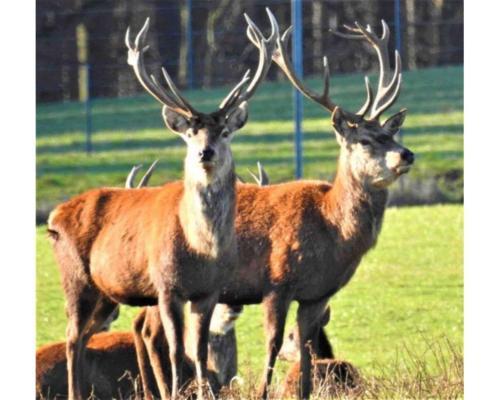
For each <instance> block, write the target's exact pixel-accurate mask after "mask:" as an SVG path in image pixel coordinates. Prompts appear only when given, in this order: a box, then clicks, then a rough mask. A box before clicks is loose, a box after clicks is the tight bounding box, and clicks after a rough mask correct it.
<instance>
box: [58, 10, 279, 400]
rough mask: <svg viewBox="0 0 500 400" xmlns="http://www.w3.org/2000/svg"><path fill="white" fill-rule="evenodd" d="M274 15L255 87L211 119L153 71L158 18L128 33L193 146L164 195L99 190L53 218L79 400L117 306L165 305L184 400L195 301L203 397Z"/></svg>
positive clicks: (139, 67) (146, 81)
mask: <svg viewBox="0 0 500 400" xmlns="http://www.w3.org/2000/svg"><path fill="white" fill-rule="evenodd" d="M268 15H269V19H270V21H271V26H272V33H271V36H270V37H269V38H268V39H265V38H264V36H262V34H261V33H260V31H259V32H253V36H259V35H260V36H259V37H260V39H259V46H258V47H259V53H260V57H259V64H258V67H257V70H256V72H255V74H254V76H253V78H252V80H251V81H250V77H249V72H248V71H247V73H246V74H245V76H244V77H243V79H242V80H241V81H240V82H239V83H238V84H237V85H236V86H235V87H234V89H233V90H231V92H230V93H229V95H228V96H227V97H226V98H225V99H224V100H223V101H222V103H221V105H220V106H219V109H218V110H217V111H215V112H212V113H210V114H205V113H202V112H199V111H197V110H195V109H194V108H193V107H192V106H191V105H190V104H189V102H188V101H187V100H186V99H185V98H184V97H183V96H182V95H181V93H180V92H179V90H178V89H177V88H176V86H175V84H174V83H173V81H172V79H171V78H170V76H169V75H168V73H167V71H166V70H165V69H162V72H163V76H164V78H165V81H166V82H167V85H168V89H166V88H165V87H163V86H161V85H160V84H159V83H158V82H157V80H156V79H155V78H154V77H153V76H151V77H150V76H149V75H148V73H147V72H146V69H145V65H144V53H145V51H146V50H147V48H148V46H147V45H146V34H147V31H148V28H149V20H147V21H146V23H145V24H144V26H143V28H142V29H141V31H140V32H139V34H138V35H137V38H136V39H135V43H134V44H132V43H131V41H130V37H129V36H130V35H129V31H127V35H126V40H125V41H126V44H127V47H128V49H129V53H128V62H129V64H130V65H131V66H132V67H133V69H134V72H135V74H136V76H137V78H138V80H139V81H140V83H141V84H142V86H143V87H144V88H145V89H146V90H147V91H148V92H149V93H150V94H151V95H152V96H153V97H154V98H155V99H156V100H158V101H159V102H161V103H162V104H163V110H162V115H163V118H164V120H165V123H166V125H167V126H168V127H169V128H170V129H171V130H172V131H173V132H175V133H177V134H178V135H179V136H180V137H181V138H182V139H183V140H184V141H185V142H186V144H187V155H186V158H185V162H184V181H180V182H173V183H168V184H166V185H164V186H162V187H158V188H141V189H133V190H130V189H119V188H100V189H94V190H91V191H89V192H86V193H84V194H82V195H79V196H76V197H74V198H72V199H70V200H69V201H67V202H65V203H63V204H61V205H59V206H58V207H56V209H55V210H54V211H53V212H52V213H51V215H50V216H49V221H48V230H49V233H50V235H51V237H52V238H53V247H54V251H55V255H56V259H57V261H58V264H59V268H60V272H61V278H62V284H63V289H64V293H65V296H66V310H67V315H68V325H67V330H66V336H67V363H68V364H67V365H68V386H69V388H68V391H69V397H70V398H71V399H81V398H83V397H85V395H84V393H83V391H82V386H81V376H82V373H83V367H84V365H83V364H82V357H83V356H84V350H85V345H86V343H87V341H88V340H89V338H90V336H91V335H92V334H93V333H95V332H96V330H98V329H99V327H100V325H101V324H102V323H103V321H104V320H105V319H106V318H107V316H108V315H109V314H110V313H111V312H113V310H114V309H115V308H116V307H117V305H118V303H123V304H129V305H135V306H144V305H153V304H158V305H159V310H160V316H161V322H162V324H163V327H164V332H165V336H166V340H167V343H168V348H169V359H170V364H171V373H172V390H171V397H172V398H175V397H176V395H177V393H178V390H179V385H180V382H181V379H182V377H181V375H182V371H181V369H180V366H181V363H182V360H183V356H184V352H183V329H184V328H183V326H184V324H183V305H184V304H185V302H186V301H188V300H190V301H191V315H190V319H191V320H192V323H191V325H190V326H191V330H192V332H191V334H192V337H193V339H192V340H193V344H194V348H195V352H194V353H195V354H194V364H195V368H196V378H197V382H198V388H199V395H202V385H203V382H204V381H205V378H206V360H207V341H208V330H209V322H210V317H211V315H212V311H213V308H214V306H215V304H216V303H217V300H218V297H219V296H218V295H219V289H220V287H221V285H222V284H223V283H224V280H225V279H226V276H227V275H229V274H230V273H231V272H232V270H233V269H234V267H235V265H236V263H237V260H236V258H237V249H236V237H235V234H234V217H235V215H234V214H235V203H236V200H235V172H234V163H233V159H232V154H231V150H230V141H231V138H232V136H233V135H234V132H235V131H237V130H238V129H240V128H241V127H242V126H243V125H244V124H245V123H246V120H247V116H248V112H247V101H248V100H249V99H250V98H251V96H252V95H253V94H254V93H255V90H256V89H257V87H258V85H259V84H260V83H261V82H262V80H263V79H264V77H265V75H266V73H267V71H268V69H269V66H270V64H271V62H272V61H271V53H272V51H273V49H274V47H275V46H276V43H275V42H276V39H277V23H276V20H275V19H274V16H272V14H271V13H270V12H269V11H268ZM245 17H246V19H247V22H248V23H251V20H250V19H249V18H248V16H246V15H245ZM252 24H253V23H252ZM251 30H253V28H251ZM245 85H247V86H246V87H245ZM160 394H161V397H162V398H166V397H167V396H168V393H167V392H161V393H160Z"/></svg>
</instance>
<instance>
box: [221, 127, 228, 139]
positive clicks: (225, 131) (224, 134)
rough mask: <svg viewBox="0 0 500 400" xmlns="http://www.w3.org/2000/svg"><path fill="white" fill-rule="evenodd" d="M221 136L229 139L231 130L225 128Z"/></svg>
mask: <svg viewBox="0 0 500 400" xmlns="http://www.w3.org/2000/svg"><path fill="white" fill-rule="evenodd" d="M221 136H222V137H223V138H227V137H228V136H229V130H228V129H227V128H224V130H223V131H222V133H221Z"/></svg>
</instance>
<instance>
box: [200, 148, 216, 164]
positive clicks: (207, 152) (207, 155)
mask: <svg viewBox="0 0 500 400" xmlns="http://www.w3.org/2000/svg"><path fill="white" fill-rule="evenodd" d="M198 155H199V156H200V161H201V162H208V161H212V158H214V155H215V151H214V150H213V149H212V148H211V147H207V148H206V149H203V150H202V151H200V152H199V153H198Z"/></svg>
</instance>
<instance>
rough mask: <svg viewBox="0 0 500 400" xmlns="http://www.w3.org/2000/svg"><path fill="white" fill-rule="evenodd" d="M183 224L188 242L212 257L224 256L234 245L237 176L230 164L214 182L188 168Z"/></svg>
mask: <svg viewBox="0 0 500 400" xmlns="http://www.w3.org/2000/svg"><path fill="white" fill-rule="evenodd" d="M185 171H186V175H185V177H184V194H183V197H182V200H181V204H180V221H181V225H182V228H183V231H184V234H185V237H186V240H187V242H188V243H189V245H190V246H191V248H192V249H194V250H195V251H196V252H197V253H199V254H202V255H205V256H207V257H209V258H217V257H219V256H220V255H221V254H225V252H226V250H227V249H228V248H229V247H230V246H232V245H233V244H234V237H235V234H234V218H235V202H236V189H235V185H236V175H235V172H234V164H233V163H232V162H231V163H230V165H229V166H228V167H227V168H226V170H223V171H219V172H218V173H217V174H215V175H214V177H213V178H212V179H211V180H207V178H206V176H203V174H200V173H196V174H191V173H189V169H187V168H185Z"/></svg>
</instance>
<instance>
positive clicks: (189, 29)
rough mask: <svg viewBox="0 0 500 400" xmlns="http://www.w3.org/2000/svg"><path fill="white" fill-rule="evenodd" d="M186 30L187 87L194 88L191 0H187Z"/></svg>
mask: <svg viewBox="0 0 500 400" xmlns="http://www.w3.org/2000/svg"><path fill="white" fill-rule="evenodd" d="M186 7H187V21H186V25H187V32H186V44H187V64H188V65H187V85H188V88H189V89H193V88H194V69H193V19H192V13H193V4H192V0H187V2H186Z"/></svg>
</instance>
